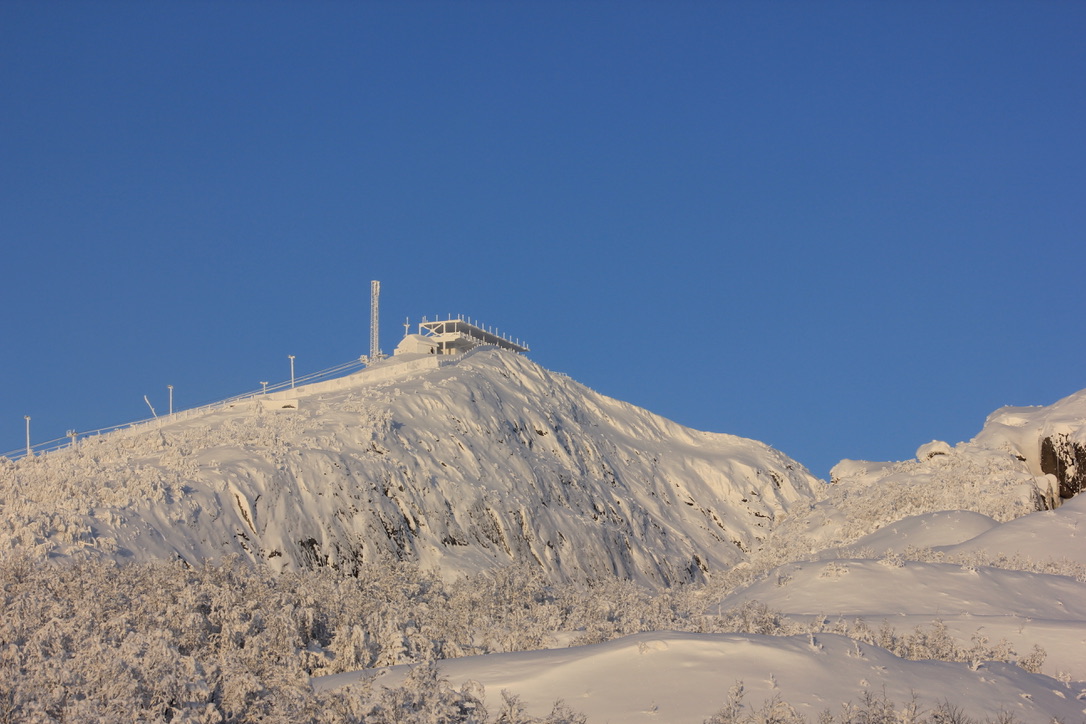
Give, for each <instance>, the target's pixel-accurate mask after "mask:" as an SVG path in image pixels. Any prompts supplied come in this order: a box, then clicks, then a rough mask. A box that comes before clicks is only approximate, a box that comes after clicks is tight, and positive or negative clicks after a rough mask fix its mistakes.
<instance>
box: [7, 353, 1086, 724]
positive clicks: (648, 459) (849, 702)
mask: <svg viewBox="0 0 1086 724" xmlns="http://www.w3.org/2000/svg"><path fill="white" fill-rule="evenodd" d="M1084 431H1086V392H1084V393H1078V394H1077V395H1072V396H1071V397H1068V398H1066V399H1065V400H1062V401H1060V402H1058V403H1056V404H1055V405H1052V406H1049V407H1039V408H1005V409H1003V410H999V411H997V412H995V413H993V415H991V416H990V417H989V419H988V422H987V424H986V425H985V427H984V429H983V430H982V431H981V433H980V434H978V435H977V437H976V438H974V439H973V440H972V441H970V442H966V443H961V444H958V445H956V446H953V447H952V446H950V445H948V444H946V443H941V442H932V443H929V444H926V445H924V446H921V448H920V449H919V450H918V453H917V458H916V459H915V460H911V461H904V462H896V463H875V462H860V461H842V463H841V464H839V465H838V466H837V467H835V468H834V471H833V481H832V482H831V483H830V484H826V483H823V482H821V481H818V480H815V479H814V478H812V477H811V476H810V475H809V474H808V473H807V471H806V470H805V469H804V468H803V467H802V466H801V465H799V464H798V463H795V462H794V461H792V460H790V459H789V458H787V457H786V456H784V455H783V454H781V453H779V452H777V451H775V450H772V449H771V448H769V447H767V446H765V445H763V444H761V443H758V442H754V441H751V440H744V439H741V438H737V437H733V436H729V435H720V434H710V433H702V432H697V431H693V430H690V429H687V428H684V427H682V426H680V425H677V424H675V423H673V422H670V421H668V420H664V419H662V418H660V417H658V416H655V415H653V414H651V413H649V412H646V411H644V410H641V409H638V408H636V407H633V406H631V405H628V404H625V403H622V402H619V401H617V400H613V399H609V398H606V397H604V396H602V395H599V394H597V393H594V392H592V391H591V390H588V389H586V388H585V387H583V386H582V385H579V384H577V383H575V382H573V381H571V380H569V379H568V378H567V377H565V376H563V375H559V374H555V373H552V372H549V371H547V370H544V369H542V368H540V367H539V366H537V365H535V364H533V363H532V362H531V361H529V360H527V359H525V358H524V357H521V356H519V355H516V354H511V353H506V352H501V351H497V350H494V349H480V350H477V351H475V352H472V353H469V354H467V355H465V356H463V357H458V358H455V359H441V358H439V357H438V356H433V355H421V356H414V357H412V356H401V357H398V358H394V359H392V360H388V361H385V362H383V363H380V364H376V365H373V366H371V367H370V368H369V369H367V370H365V371H364V372H362V373H357V374H355V375H350V376H348V377H344V378H340V379H337V380H332V381H328V382H322V383H318V384H314V385H309V386H306V387H301V388H298V389H297V390H293V391H290V390H288V391H284V392H279V393H273V394H268V395H266V396H258V397H255V398H252V399H248V400H243V401H240V402H236V403H234V404H233V405H232V406H228V407H224V408H221V409H216V410H213V411H200V412H194V413H183V414H179V415H175V416H173V417H170V418H166V419H162V420H160V421H157V422H155V423H151V424H149V425H144V426H142V427H138V428H133V429H130V430H126V431H122V432H116V433H113V434H110V435H105V436H102V437H100V438H88V439H85V440H82V441H80V442H79V444H78V445H77V446H75V447H74V448H71V449H67V450H60V451H55V452H51V453H49V454H46V455H42V456H38V457H29V458H25V459H22V460H19V461H16V462H12V461H8V460H3V459H0V506H2V510H3V518H2V520H0V604H2V608H0V614H2V615H0V681H4V682H8V684H7V686H8V689H6V690H5V691H4V692H0V694H2V695H0V720H16V721H18V720H30V721H57V720H76V721H98V720H130V719H131V720H136V719H140V720H148V721H156V720H173V721H190V722H224V721H225V722H247V721H271V720H282V721H329V722H331V721H336V722H339V721H358V722H371V723H372V722H408V721H410V722H430V721H437V720H441V721H448V722H460V723H462V724H468V723H469V722H474V723H475V724H482V723H483V722H497V721H500V722H507V723H510V722H518V723H522V724H528V723H529V722H534V723H538V722H548V723H550V724H573V723H575V722H583V721H585V719H584V717H585V716H587V717H588V721H591V722H606V721H623V722H637V721H645V722H649V721H667V722H675V723H682V722H690V723H691V724H697V723H699V722H709V723H710V724H756V723H762V722H769V721H772V722H775V723H776V724H802V723H804V722H814V721H819V722H822V723H823V724H834V722H842V724H844V723H845V722H849V723H850V724H853V723H854V722H860V721H863V722H871V723H872V724H874V723H878V724H892V723H900V724H928V723H930V724H969V722H981V721H999V722H1003V723H1004V724H1010V723H1011V722H1031V723H1032V722H1036V723H1037V724H1047V723H1048V722H1051V721H1052V720H1053V719H1059V720H1060V721H1063V722H1066V723H1067V724H1071V723H1072V722H1079V721H1083V720H1084V718H1086V654H1084V653H1083V652H1086V545H1084V541H1083V535H1086V534H1084V533H1083V531H1086V496H1082V495H1077V496H1076V495H1074V493H1075V492H1076V490H1077V488H1076V486H1077V485H1079V482H1078V481H1080V480H1081V471H1082V470H1083V461H1082V457H1081V456H1082V450H1083V449H1084V440H1086V432H1084ZM249 563H258V564H259V565H249ZM345 574H346V575H345ZM686 582H690V583H689V585H675V584H680V583H686ZM556 699H563V700H564V704H561V705H555V700H556Z"/></svg>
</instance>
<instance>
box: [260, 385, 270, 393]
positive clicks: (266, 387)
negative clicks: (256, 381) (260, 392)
mask: <svg viewBox="0 0 1086 724" xmlns="http://www.w3.org/2000/svg"><path fill="white" fill-rule="evenodd" d="M260 386H261V387H263V388H264V394H265V395H266V394H268V383H267V382H261V383H260Z"/></svg>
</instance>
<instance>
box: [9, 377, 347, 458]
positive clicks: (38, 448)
mask: <svg viewBox="0 0 1086 724" xmlns="http://www.w3.org/2000/svg"><path fill="white" fill-rule="evenodd" d="M367 364H368V360H367V359H366V357H359V358H358V359H355V360H351V361H350V362H344V363H342V364H338V365H335V366H334V367H329V368H327V369H323V370H320V371H318V372H313V373H311V374H308V375H303V376H301V377H295V378H294V379H293V380H286V381H285V382H277V383H275V384H274V385H268V386H267V387H263V386H262V387H261V388H260V389H259V390H253V391H250V392H243V393H241V394H240V395H234V396H232V397H227V398H226V399H224V400H216V401H215V402H208V403H206V404H203V405H199V406H197V407H190V408H186V409H184V410H178V411H176V412H171V413H168V414H166V415H155V416H154V417H147V418H143V419H141V420H135V421H133V422H124V423H121V424H119V425H111V426H109V427H101V428H98V429H97V430H86V431H82V432H78V433H73V434H69V435H65V436H64V437H58V438H56V439H54V440H47V441H46V442H40V443H36V444H34V445H31V446H30V448H29V451H28V449H27V448H26V447H22V448H20V449H18V450H12V451H11V452H6V453H0V458H7V459H8V460H19V459H21V458H24V457H26V456H27V454H28V452H29V453H30V454H41V453H47V452H52V451H54V450H61V449H64V448H67V447H70V446H72V445H74V444H75V442H76V441H77V440H78V439H80V438H86V437H88V436H91V435H105V434H108V433H111V432H117V431H118V430H128V429H133V428H137V427H142V426H144V425H150V424H152V423H159V424H161V423H163V422H176V421H178V420H184V419H187V418H190V417H195V416H197V415H199V414H201V413H204V412H208V411H210V410H216V409H221V408H223V407H226V406H227V405H232V404H234V403H236V402H240V401H242V400H250V399H253V398H256V397H260V396H262V395H265V394H267V393H269V392H278V391H280V390H287V389H291V388H292V387H297V386H298V385H300V384H306V383H309V382H316V381H317V380H321V379H335V378H336V377H344V376H346V375H348V374H350V373H351V372H356V371H358V370H360V369H362V368H364V367H366V366H367Z"/></svg>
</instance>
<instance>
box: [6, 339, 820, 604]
mask: <svg viewBox="0 0 1086 724" xmlns="http://www.w3.org/2000/svg"><path fill="white" fill-rule="evenodd" d="M288 397H289V399H288ZM275 401H278V402H275ZM269 402H274V404H269ZM280 402H281V403H282V404H280ZM276 408H278V409H276ZM818 486H820V483H819V482H818V481H817V480H815V479H814V478H813V477H812V476H811V475H810V474H809V473H808V472H807V471H806V470H805V469H804V468H803V467H802V466H801V465H799V464H797V463H795V462H794V461H792V460H791V459H789V458H788V457H786V456H785V455H783V454H781V453H780V452H777V451H776V450H773V449H771V448H769V447H768V446H766V445H763V444H761V443H758V442H755V441H751V440H746V439H742V438H738V437H734V436H730V435H722V434H713V433H704V432H698V431H694V430H690V429H687V428H684V427H682V426H680V425H677V424H675V423H673V422H670V421H668V420H665V419H663V418H660V417H658V416H655V415H653V414H651V413H648V412H646V411H644V410H641V409H639V408H636V407H634V406H632V405H628V404H625V403H622V402H619V401H616V400H613V399H610V398H607V397H604V396H602V395H599V394H596V393H594V392H592V391H591V390H588V389H587V388H585V387H583V386H582V385H579V384H577V383H575V382H573V381H571V380H569V379H568V378H567V377H565V376H563V375H558V374H554V373H551V372H549V371H547V370H544V369H542V368H540V367H539V366H537V365H535V364H533V363H532V362H530V361H528V360H527V359H525V358H523V357H521V356H519V355H515V354H510V353H505V352H500V351H497V350H480V351H478V352H475V353H472V354H469V355H466V356H465V357H464V358H462V359H461V360H460V361H459V362H458V363H456V364H438V361H437V360H425V359H422V360H407V361H401V360H391V361H389V362H386V363H385V364H384V365H383V366H376V367H374V368H371V369H369V370H366V371H364V372H361V373H358V374H356V375H354V376H352V377H350V378H346V379H342V380H335V381H333V382H330V383H321V384H316V385H312V386H309V387H305V388H299V389H297V390H294V391H291V392H290V393H279V394H278V396H269V399H257V400H253V401H247V402H243V403H238V404H237V405H235V406H234V407H232V408H229V409H224V410H218V411H215V412H210V413H207V414H205V415H203V416H199V417H194V418H191V419H184V420H177V421H171V420H169V419H165V420H163V421H162V422H161V424H160V425H159V426H157V427H145V428H142V429H136V430H130V431H124V432H119V433H114V434H112V435H107V436H103V437H101V438H89V439H86V440H83V441H80V442H79V444H78V445H77V446H76V447H75V448H74V449H71V450H65V451H59V452H54V453H51V454H48V455H44V456H40V457H37V458H26V459H24V460H21V461H19V462H17V463H11V462H7V463H5V464H4V466H3V469H2V477H0V504H2V505H3V507H4V510H5V519H4V521H3V523H2V524H0V525H2V526H3V528H4V531H3V533H4V535H5V537H6V538H7V539H8V545H15V546H20V547H23V548H27V549H31V550H37V551H39V552H40V553H45V554H49V555H52V556H82V555H92V556H97V555H102V556H107V557H111V558H114V559H117V560H128V559H132V558H138V559H149V558H173V557H180V558H183V559H185V560H188V561H190V562H195V561H198V560H201V559H207V558H215V557H218V556H221V555H223V554H227V553H237V554H241V555H242V556H245V557H248V558H250V559H252V560H256V561H265V562H267V563H268V564H270V565H272V566H274V567H276V568H284V567H286V568H298V567H313V566H325V565H327V566H334V567H338V568H340V569H342V570H345V571H347V572H350V570H351V569H352V568H353V567H356V566H358V565H360V564H362V563H367V562H372V561H381V560H409V561H414V562H418V563H420V564H422V565H424V566H432V567H435V568H437V569H439V570H441V571H443V572H444V573H445V574H446V575H449V576H456V575H461V574H464V573H469V572H473V571H477V570H481V569H487V568H491V567H495V566H500V565H507V564H509V563H512V562H527V563H529V564H530V565H532V566H535V567H538V568H540V569H542V570H544V571H545V572H546V573H547V574H549V575H551V576H553V577H556V578H568V579H591V578H599V577H609V576H619V577H628V578H634V579H637V580H643V581H646V582H653V583H657V584H660V583H665V584H667V583H674V582H678V581H684V580H691V579H698V578H700V577H702V576H703V575H704V573H705V572H706V571H709V570H711V569H721V568H726V567H730V566H731V565H733V564H735V563H736V562H739V561H741V560H743V559H744V557H745V556H746V554H747V552H748V551H750V550H751V549H752V548H754V547H755V546H757V545H758V544H759V543H760V542H761V541H762V540H764V539H765V537H766V536H767V534H768V533H769V531H770V530H771V529H772V528H773V527H774V525H775V524H776V523H777V522H778V521H779V520H780V519H781V518H782V517H784V516H785V515H786V514H787V513H788V512H789V511H790V510H792V509H794V508H796V507H797V506H798V507H799V508H806V507H807V506H809V504H810V503H811V502H812V501H813V500H814V499H815V496H816V494H817V493H816V487H818Z"/></svg>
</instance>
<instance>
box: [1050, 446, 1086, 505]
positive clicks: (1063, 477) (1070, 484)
mask: <svg viewBox="0 0 1086 724" xmlns="http://www.w3.org/2000/svg"><path fill="white" fill-rule="evenodd" d="M1040 466H1041V471H1042V472H1043V473H1045V474H1047V475H1052V476H1055V478H1056V481H1057V482H1058V483H1059V491H1058V494H1059V496H1060V498H1062V499H1067V498H1070V497H1072V496H1074V495H1077V494H1079V493H1081V492H1082V491H1083V489H1086V445H1083V444H1082V443H1078V442H1075V441H1073V440H1071V439H1070V436H1069V435H1068V434H1067V433H1056V434H1055V435H1052V436H1049V437H1045V438H1043V439H1042V440H1041V452H1040Z"/></svg>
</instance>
